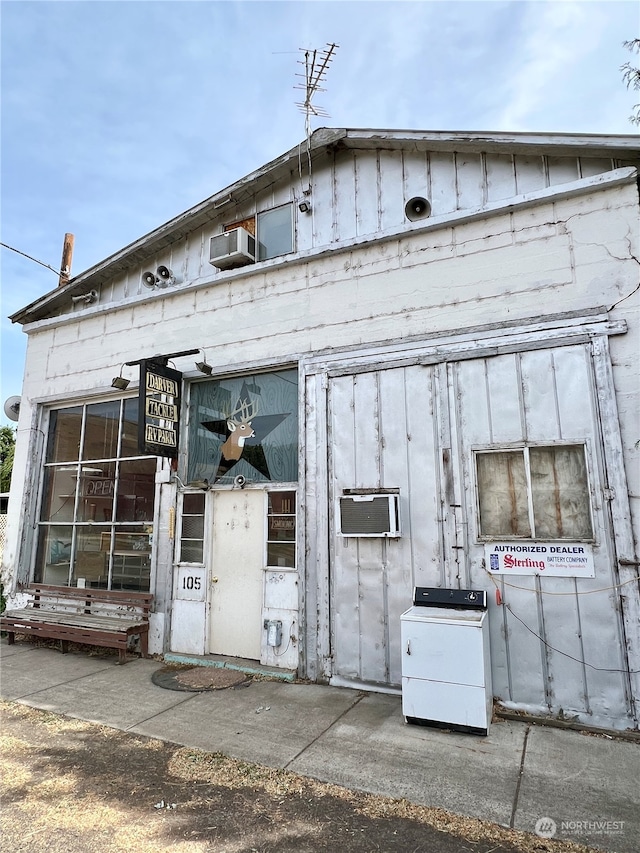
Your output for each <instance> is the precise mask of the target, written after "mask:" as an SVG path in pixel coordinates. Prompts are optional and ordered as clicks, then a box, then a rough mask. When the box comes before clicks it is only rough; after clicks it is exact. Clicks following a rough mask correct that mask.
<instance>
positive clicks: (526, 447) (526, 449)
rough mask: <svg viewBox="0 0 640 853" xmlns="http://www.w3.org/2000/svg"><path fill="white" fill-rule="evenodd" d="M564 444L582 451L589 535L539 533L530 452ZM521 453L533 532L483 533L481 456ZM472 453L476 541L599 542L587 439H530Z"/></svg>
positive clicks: (529, 520) (561, 446)
mask: <svg viewBox="0 0 640 853" xmlns="http://www.w3.org/2000/svg"><path fill="white" fill-rule="evenodd" d="M565 447H580V448H582V452H583V459H584V466H585V475H586V496H587V500H588V511H589V524H590V528H591V535H590V536H572V537H568V536H565V537H562V538H557V537H545V536H538V535H536V523H535V513H534V505H533V488H532V478H531V464H530V451H531V450H536V449H543V450H544V449H552V448H558V449H562V448H565ZM518 452H520V453H522V455H523V461H524V471H525V478H526V488H527V494H526V501H527V520H528V522H529V528H530V531H531V535H530V536H514V535H509V534H500V535H496V534H483V532H482V519H481V513H480V482H479V476H478V456H480V455H483V454H485V455H487V454H501V453H518ZM471 455H472V465H471V470H472V477H473V484H474V499H475V524H476V542H477V543H479V544H484V543H486V542H542V541H544V542H585V543H589V544H597V537H596V518H595V512H594V500H593V482H594V481H593V476H592V473H591V453H590V447H589V442H588V441H587V440H585V439H576V440H574V441H571V440H566V441H541V442H528V443H526V444H524V443H518V444H505V445H501V446H499V447H496V446H495V445H490V446H487V447H474V448H472V451H471Z"/></svg>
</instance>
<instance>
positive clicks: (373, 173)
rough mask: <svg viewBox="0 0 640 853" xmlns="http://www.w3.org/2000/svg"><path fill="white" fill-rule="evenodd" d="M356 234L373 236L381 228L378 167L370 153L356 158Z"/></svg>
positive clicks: (358, 155)
mask: <svg viewBox="0 0 640 853" xmlns="http://www.w3.org/2000/svg"><path fill="white" fill-rule="evenodd" d="M355 182H356V183H355V205H356V234H357V235H358V236H361V235H363V234H373V233H374V232H375V231H377V230H378V228H379V227H380V218H379V207H380V199H379V195H378V166H377V161H376V158H375V157H373V156H372V155H371V153H370V152H366V153H365V154H363V153H362V152H358V153H357V154H356V157H355Z"/></svg>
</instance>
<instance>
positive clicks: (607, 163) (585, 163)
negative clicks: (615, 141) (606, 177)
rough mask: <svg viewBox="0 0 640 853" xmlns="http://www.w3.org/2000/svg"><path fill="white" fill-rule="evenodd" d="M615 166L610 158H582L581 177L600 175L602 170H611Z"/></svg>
mask: <svg viewBox="0 0 640 853" xmlns="http://www.w3.org/2000/svg"><path fill="white" fill-rule="evenodd" d="M613 168H614V163H613V161H612V160H610V159H605V158H596V157H581V158H580V177H582V178H590V177H591V176H592V175H600V174H601V173H602V172H609V171H610V170H611V169H613Z"/></svg>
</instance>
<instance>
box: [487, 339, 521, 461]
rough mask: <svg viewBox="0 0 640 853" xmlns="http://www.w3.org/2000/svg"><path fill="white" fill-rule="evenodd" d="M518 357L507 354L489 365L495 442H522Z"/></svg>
mask: <svg viewBox="0 0 640 853" xmlns="http://www.w3.org/2000/svg"><path fill="white" fill-rule="evenodd" d="M518 368H519V365H518V356H517V355H516V354H514V355H504V356H500V357H499V358H489V359H487V360H486V362H485V369H486V377H487V378H486V384H487V396H488V399H489V407H490V412H491V441H492V442H493V443H496V444H501V443H508V442H511V441H522V440H523V438H524V434H523V420H524V418H523V417H522V411H521V400H520V397H521V395H520V388H521V382H520V373H519V369H518Z"/></svg>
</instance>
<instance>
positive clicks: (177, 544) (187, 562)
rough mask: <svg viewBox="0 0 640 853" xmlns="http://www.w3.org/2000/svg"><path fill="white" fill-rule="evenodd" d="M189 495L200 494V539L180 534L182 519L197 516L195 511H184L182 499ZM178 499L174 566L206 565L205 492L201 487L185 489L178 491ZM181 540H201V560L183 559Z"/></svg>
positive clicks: (200, 566)
mask: <svg viewBox="0 0 640 853" xmlns="http://www.w3.org/2000/svg"><path fill="white" fill-rule="evenodd" d="M191 495H197V496H200V495H201V496H202V527H203V529H202V540H200V539H195V538H188V537H183V535H182V532H183V531H182V524H183V519H184V518H185V516H186V517H188V518H197V517H199V515H198V514H196V513H191V512H189V513H185V511H184V500H185V498H186V497H189V496H191ZM179 498H180V499H179V501H178V513H177V519H176V536H175V552H176V553H175V557H174V562H175V565H176V566H187V567H190V566H193V567H198V568H202V567H203V566H206V565H207V548H208V547H209V536H208V535H207V534H208V516H209V503H210V502H209V501H207V493H206V492H204V491H202V489H185V490H184V491H180V493H179ZM183 541H187V542H196V541H197V542H199V541H202V560H201V561H200V562H198V561H194V560H185V559H183V556H182V550H183V549H182V543H183Z"/></svg>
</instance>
